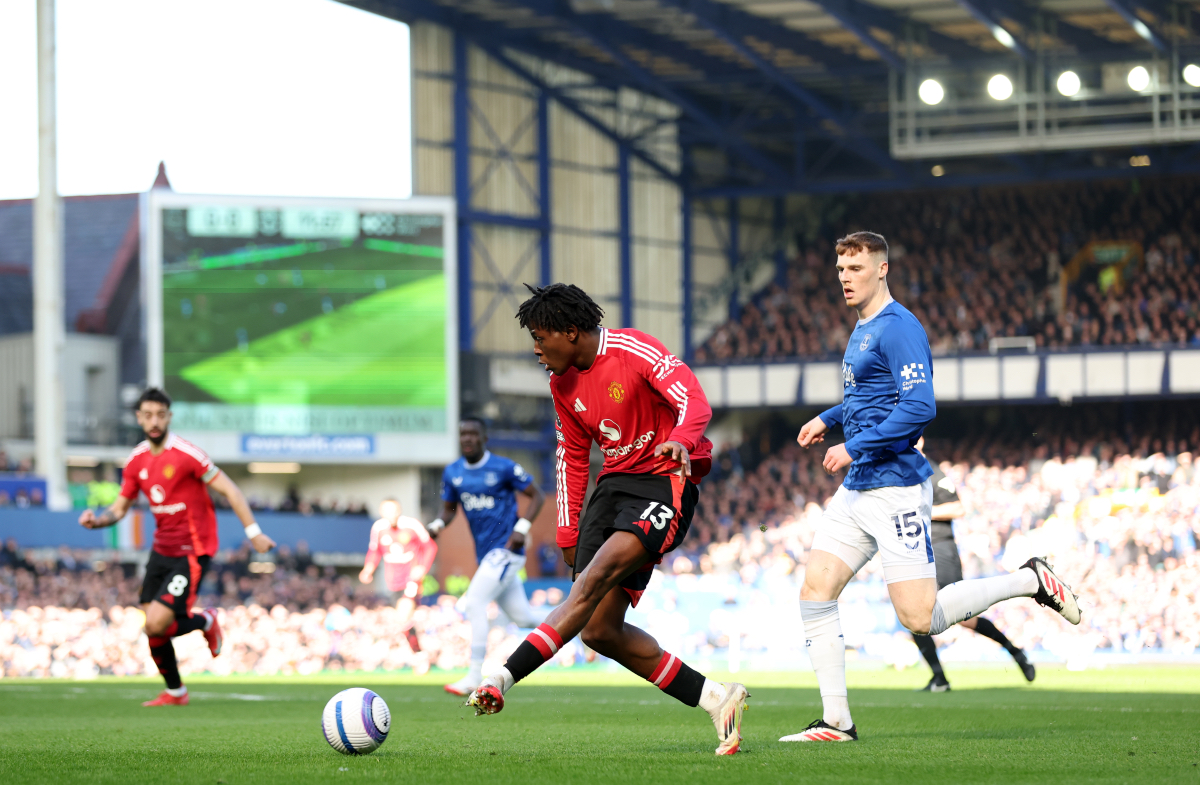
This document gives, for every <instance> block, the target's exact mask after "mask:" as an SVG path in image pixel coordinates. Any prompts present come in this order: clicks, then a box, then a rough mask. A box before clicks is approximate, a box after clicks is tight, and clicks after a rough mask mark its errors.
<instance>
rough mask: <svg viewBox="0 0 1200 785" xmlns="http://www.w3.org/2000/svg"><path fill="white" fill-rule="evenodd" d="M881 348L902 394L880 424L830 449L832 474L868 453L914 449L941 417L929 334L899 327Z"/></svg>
mask: <svg viewBox="0 0 1200 785" xmlns="http://www.w3.org/2000/svg"><path fill="white" fill-rule="evenodd" d="M879 349H880V352H881V353H882V354H883V357H884V360H885V361H886V362H887V366H888V370H890V371H891V372H892V381H893V382H894V383H895V385H896V389H897V390H898V391H899V395H898V401H897V403H896V405H895V406H894V407H893V408H892V411H891V412H890V413H889V414H888V416H887V417H885V418H884V419H883V420H882V421H881V422H880V423H879V424H878V425H875V426H874V427H872V428H867V429H865V430H863V431H860V432H859V433H856V434H855V435H854V436H853V437H852V438H850V439H847V440H846V442H845V444H839V445H837V446H835V447H830V448H829V451H828V452H827V453H826V454H825V463H824V467H825V471H827V472H829V473H830V474H835V473H836V472H838V471H841V470H842V469H844V468H846V467H847V466H849V465H850V464H851V463H852V462H854V461H855V460H856V459H858V458H859V456H861V455H863V454H864V453H871V452H878V451H879V450H886V449H892V450H896V451H899V450H902V449H906V448H908V447H911V446H912V445H914V444H916V442H917V439H918V438H920V436H921V434H922V433H923V432H924V431H925V427H926V426H927V425H929V423H931V422H933V418H934V417H935V416H936V415H937V404H935V403H934V400H933V360H932V355H931V354H930V352H929V338H928V337H927V336H926V335H925V331H924V330H922V329H920V328H918V327H913V326H911V325H908V324H903V323H901V324H897V325H896V328H895V329H892V330H885V331H884V333H883V337H882V339H880V341H879ZM918 366H923V367H921V368H918ZM906 369H908V370H907V372H906Z"/></svg>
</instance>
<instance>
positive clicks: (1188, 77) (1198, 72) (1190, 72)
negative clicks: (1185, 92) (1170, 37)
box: [1183, 63, 1200, 87]
mask: <svg viewBox="0 0 1200 785" xmlns="http://www.w3.org/2000/svg"><path fill="white" fill-rule="evenodd" d="M1183 81H1185V82H1187V83H1188V84H1190V85H1191V86H1192V87H1200V65H1196V64H1195V63H1191V64H1189V65H1186V66H1184V67H1183Z"/></svg>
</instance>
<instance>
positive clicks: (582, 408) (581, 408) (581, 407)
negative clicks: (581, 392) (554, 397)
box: [575, 398, 587, 412]
mask: <svg viewBox="0 0 1200 785" xmlns="http://www.w3.org/2000/svg"><path fill="white" fill-rule="evenodd" d="M575 411H577V412H586V411H587V407H586V406H584V405H583V401H581V400H579V399H578V398H576V399H575Z"/></svg>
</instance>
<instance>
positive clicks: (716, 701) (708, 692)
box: [700, 678, 729, 714]
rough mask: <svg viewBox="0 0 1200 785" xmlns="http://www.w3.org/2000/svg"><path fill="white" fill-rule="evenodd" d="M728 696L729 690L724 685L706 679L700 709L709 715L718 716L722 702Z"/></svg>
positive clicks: (701, 694) (701, 693)
mask: <svg viewBox="0 0 1200 785" xmlns="http://www.w3.org/2000/svg"><path fill="white" fill-rule="evenodd" d="M728 694H729V690H727V689H726V688H725V685H724V684H722V683H721V682H719V681H713V680H712V679H708V678H706V679H705V680H704V688H703V689H701V690H700V708H702V709H704V710H705V711H707V712H708V713H709V714H716V713H717V709H719V708H721V702H722V701H724V700H725V697H726V696H727V695H728Z"/></svg>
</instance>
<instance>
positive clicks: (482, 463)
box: [463, 450, 492, 469]
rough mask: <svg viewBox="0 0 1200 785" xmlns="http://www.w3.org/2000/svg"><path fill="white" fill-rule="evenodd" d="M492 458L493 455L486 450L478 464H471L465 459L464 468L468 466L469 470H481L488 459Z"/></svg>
mask: <svg viewBox="0 0 1200 785" xmlns="http://www.w3.org/2000/svg"><path fill="white" fill-rule="evenodd" d="M491 457H492V454H491V453H490V452H488V451H487V450H484V451H483V457H482V458H480V459H479V462H478V463H471V462H470V461H468V460H467V459H466V458H463V466H466V467H467V468H468V469H481V468H483V465H484V464H485V463H487V462H488V458H491Z"/></svg>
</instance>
